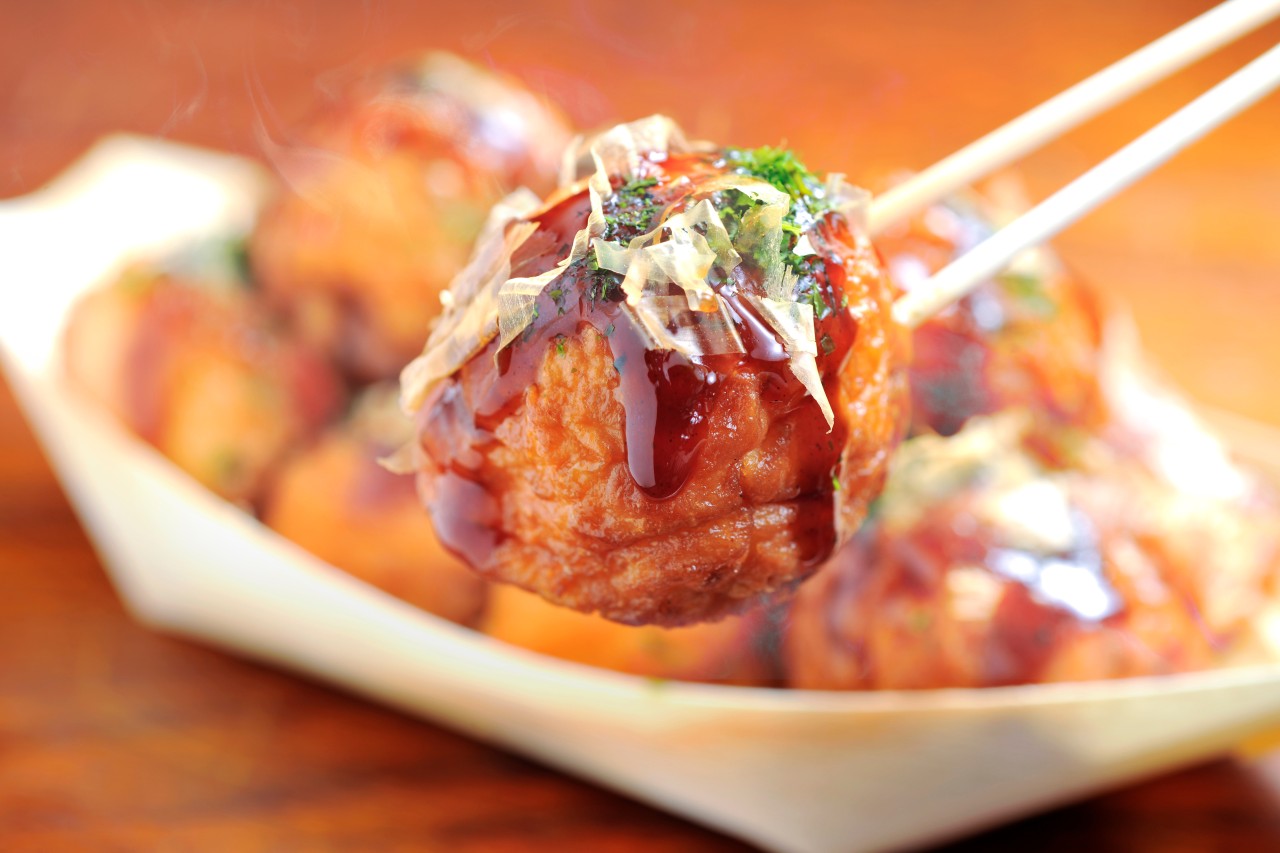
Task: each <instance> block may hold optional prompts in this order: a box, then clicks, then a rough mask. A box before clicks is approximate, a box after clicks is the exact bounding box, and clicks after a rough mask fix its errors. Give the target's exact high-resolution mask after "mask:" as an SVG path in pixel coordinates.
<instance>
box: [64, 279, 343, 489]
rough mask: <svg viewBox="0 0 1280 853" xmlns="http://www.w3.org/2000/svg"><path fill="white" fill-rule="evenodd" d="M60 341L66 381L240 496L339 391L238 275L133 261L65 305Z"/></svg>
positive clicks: (261, 481)
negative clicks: (200, 273)
mask: <svg viewBox="0 0 1280 853" xmlns="http://www.w3.org/2000/svg"><path fill="white" fill-rule="evenodd" d="M63 344H64V348H63V351H64V355H65V359H66V367H67V372H68V374H69V376H70V378H71V380H72V381H73V382H74V383H75V384H76V385H78V386H79V387H80V388H81V389H83V390H84V391H85V392H86V393H87V394H88V395H89V396H90V397H92V398H93V399H95V400H97V401H99V402H100V403H101V404H103V405H105V406H106V407H107V408H108V409H110V410H111V411H112V412H113V413H114V414H115V415H116V416H117V417H119V418H120V420H122V421H123V422H124V423H125V424H126V425H127V426H128V427H129V428H130V429H132V430H133V431H134V432H136V433H137V434H138V435H139V436H140V437H142V438H143V439H145V440H146V441H148V442H150V443H151V444H153V445H155V446H156V447H157V448H158V449H159V450H160V452H161V453H163V454H164V455H165V456H167V457H169V458H170V459H171V460H173V462H174V463H176V464H177V465H178V467H180V468H182V469H183V470H184V471H186V472H187V473H189V474H191V475H192V476H193V477H195V478H196V479H197V480H199V481H200V482H201V483H202V484H203V485H205V486H206V487H208V488H209V489H211V490H213V491H214V492H216V493H217V494H219V495H221V496H222V497H224V498H226V499H228V500H231V501H235V502H239V503H247V504H252V503H254V502H255V501H256V500H257V499H258V498H259V496H260V494H261V490H262V487H263V486H264V485H265V483H266V482H267V480H268V478H269V476H270V474H271V471H272V469H273V468H274V466H275V465H276V464H277V462H278V461H279V460H280V459H281V457H282V456H283V455H284V454H285V453H286V452H288V451H289V450H291V449H292V448H294V447H296V446H297V445H298V444H299V443H300V442H301V441H303V440H305V439H306V438H307V437H309V436H311V435H314V434H315V433H316V432H318V431H319V430H320V429H321V428H322V426H323V425H324V423H325V421H327V420H328V419H329V418H330V417H331V416H332V415H334V414H335V413H336V412H338V411H339V410H340V409H341V406H342V403H343V399H344V397H345V391H344V389H343V386H342V383H341V381H340V380H339V378H338V376H337V374H336V373H335V372H334V370H333V368H332V367H330V365H329V364H328V363H327V362H326V361H325V360H324V359H323V358H322V357H321V356H320V355H319V354H318V353H316V352H315V351H313V350H312V349H311V348H310V347H308V346H306V345H304V344H301V343H298V342H297V341H294V340H292V339H290V338H289V337H288V336H286V335H285V334H284V333H283V332H282V331H281V330H280V329H279V328H277V326H276V324H275V323H273V322H272V320H271V319H270V318H269V317H268V316H267V315H266V314H265V313H264V312H263V311H262V310H261V306H259V305H258V304H257V302H256V301H255V299H254V298H253V296H252V295H251V294H250V292H249V291H248V290H246V289H245V287H244V286H243V283H242V282H238V281H229V280H227V279H209V278H192V277H185V276H184V274H182V273H170V272H165V271H162V270H161V269H159V268H156V267H142V266H139V267H133V268H131V269H129V270H127V271H126V272H125V273H124V274H122V275H121V276H120V278H119V279H118V280H116V281H115V282H114V283H113V284H112V285H111V286H109V287H106V288H102V289H99V290H96V291H93V292H92V293H90V294H88V295H87V296H85V297H84V298H83V299H82V300H81V301H80V302H79V303H78V304H77V305H76V306H75V308H74V309H73V311H72V313H71V317H70V320H69V322H68V326H67V329H66V332H65V337H64V341H63Z"/></svg>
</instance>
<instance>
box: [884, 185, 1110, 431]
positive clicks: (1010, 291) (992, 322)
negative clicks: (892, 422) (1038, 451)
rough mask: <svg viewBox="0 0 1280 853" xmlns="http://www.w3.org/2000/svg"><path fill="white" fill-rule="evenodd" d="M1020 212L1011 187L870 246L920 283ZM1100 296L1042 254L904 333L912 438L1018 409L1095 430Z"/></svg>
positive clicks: (901, 278) (910, 224)
mask: <svg viewBox="0 0 1280 853" xmlns="http://www.w3.org/2000/svg"><path fill="white" fill-rule="evenodd" d="M1024 208H1025V204H1024V203H1023V202H1022V200H1021V198H1020V192H1019V191H1018V189H1017V187H1016V186H1015V185H1014V184H1013V181H1012V179H1008V178H1006V179H1004V180H1002V181H997V182H994V183H993V184H992V187H991V190H990V196H989V197H985V198H984V197H981V196H978V195H975V194H970V195H965V196H956V197H953V198H951V199H948V200H947V201H945V202H943V203H941V204H936V205H933V206H932V207H930V208H928V209H927V210H925V211H924V212H923V213H921V214H920V215H918V216H916V217H914V218H913V219H911V220H909V221H907V222H904V223H903V224H901V225H899V226H897V227H896V228H894V229H892V230H890V231H888V232H887V233H885V234H882V235H880V236H878V237H877V238H876V247H877V248H878V249H879V250H880V251H881V253H882V254H883V255H884V257H885V262H886V265H887V266H888V268H889V270H890V272H891V273H892V275H893V277H894V279H895V281H896V282H897V283H898V284H899V285H900V286H902V287H903V288H904V289H905V290H910V289H911V288H912V287H915V286H918V285H919V284H921V283H923V282H924V281H925V280H926V279H927V278H928V277H929V276H930V275H932V274H933V273H935V272H937V271H938V270H940V269H942V268H943V267H944V266H946V265H947V264H949V263H950V262H951V261H953V260H954V259H955V258H957V257H959V256H960V255H962V254H965V253H966V252H967V251H969V250H970V249H972V248H973V247H974V246H976V245H977V244H978V243H980V242H982V240H984V239H986V238H987V237H988V236H990V235H991V234H992V233H993V232H994V231H995V230H996V229H998V228H999V227H1000V226H1001V225H1002V224H1004V223H1005V222H1007V221H1008V220H1010V219H1012V218H1013V217H1014V216H1016V215H1017V214H1018V213H1020V212H1021V211H1022V210H1023V209H1024ZM1103 326H1104V324H1103V310H1102V308H1101V307H1100V305H1099V304H1098V297H1097V295H1096V294H1094V293H1092V292H1091V291H1090V290H1089V289H1088V288H1086V287H1085V285H1084V284H1083V283H1082V282H1080V281H1079V280H1078V279H1076V278H1074V277H1073V276H1071V275H1070V274H1069V273H1068V272H1067V271H1065V270H1064V269H1063V268H1062V266H1061V264H1060V263H1059V262H1058V260H1057V258H1056V257H1054V255H1053V253H1052V251H1051V250H1050V249H1048V248H1047V247H1038V248H1035V249H1032V250H1029V251H1027V252H1024V253H1023V254H1022V255H1021V256H1019V257H1018V258H1017V259H1016V260H1015V261H1014V263H1013V264H1012V265H1011V266H1010V267H1009V268H1008V269H1007V270H1005V271H1004V272H1002V273H1001V274H999V275H998V276H996V277H995V278H993V279H990V280H989V281H986V282H984V283H983V284H981V285H979V286H978V287H977V288H976V289H974V290H973V291H972V292H971V293H969V295H967V296H966V297H965V298H963V299H961V300H960V301H959V302H957V303H956V304H954V305H952V306H950V307H949V308H947V309H945V310H944V311H942V312H941V313H939V314H938V315H937V316H936V317H933V318H931V319H930V320H927V321H926V322H924V323H923V324H921V325H920V326H919V327H917V328H916V329H915V331H914V332H913V334H912V364H911V406H912V428H911V431H912V433H913V434H921V433H930V432H932V433H937V434H939V435H952V434H954V433H956V432H957V431H959V429H960V428H961V427H962V426H964V424H965V422H966V421H968V420H969V418H971V417H973V416H974V415H986V414H991V413H993V412H998V411H1003V410H1005V409H1009V408H1016V407H1026V408H1029V409H1030V410H1031V411H1033V412H1035V413H1037V415H1040V416H1044V417H1047V418H1050V419H1054V420H1058V421H1066V422H1071V423H1077V424H1087V425H1097V424H1098V423H1100V422H1101V421H1102V420H1103V419H1104V418H1105V407H1104V406H1103V405H1102V400H1101V395H1100V392H1099V388H1098V380H1097V375H1098V372H1099V370H1100V364H1101V360H1102V346H1103V337H1104V335H1103V332H1104V328H1103Z"/></svg>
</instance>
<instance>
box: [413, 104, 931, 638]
mask: <svg viewBox="0 0 1280 853" xmlns="http://www.w3.org/2000/svg"><path fill="white" fill-rule="evenodd" d="M592 152H593V156H594V158H595V162H596V163H597V167H598V168H597V172H596V173H595V175H593V176H592V177H591V178H589V179H586V180H584V181H579V182H577V183H575V184H572V185H570V186H567V187H564V188H562V190H561V191H559V192H558V193H557V194H556V195H555V196H553V197H552V198H551V199H550V200H548V201H547V202H546V203H545V204H540V205H539V204H537V203H536V200H530V199H527V198H521V197H517V198H514V199H511V200H509V201H508V203H507V204H506V205H504V206H503V207H502V208H500V209H499V210H498V211H496V212H495V215H494V218H493V219H492V220H491V223H490V226H489V227H488V229H487V233H486V236H485V237H484V238H482V240H481V242H480V244H479V246H478V249H477V254H476V256H475V258H474V259H473V262H472V264H471V265H470V266H469V267H468V269H467V270H466V271H465V272H464V273H463V275H461V276H460V277H459V280H458V282H457V283H456V287H455V288H454V291H453V294H452V301H453V308H452V309H450V310H449V311H448V312H447V313H446V314H445V316H444V318H443V321H442V322H441V324H440V325H439V326H438V327H437V328H436V329H435V330H434V331H433V333H432V337H431V339H430V340H429V341H428V344H427V348H426V350H425V352H424V354H423V356H422V357H421V358H419V359H418V360H417V361H415V362H414V363H413V364H411V365H410V366H409V368H407V369H406V371H405V373H404V375H403V377H402V388H403V394H404V398H405V403H406V405H407V406H408V407H409V408H411V409H416V410H419V415H418V423H419V427H420V430H419V435H418V444H417V446H416V451H417V453H416V456H417V459H416V466H417V469H418V471H419V475H418V476H419V482H420V484H421V489H422V491H423V493H424V494H425V495H426V496H427V506H428V509H429V510H430V512H431V515H432V519H433V522H434V524H435V527H436V531H437V533H438V534H439V535H440V538H441V540H442V541H443V542H444V543H445V545H447V546H448V547H450V548H451V549H453V550H454V551H456V552H457V553H458V554H459V555H461V556H462V557H463V558H464V559H465V560H466V561H467V562H468V563H469V564H470V565H471V566H472V567H473V568H474V569H476V570H477V571H478V572H480V573H481V574H482V575H484V576H485V577H488V578H490V579H493V580H498V581H502V582H506V583H512V584H515V585H517V586H520V587H523V588H525V589H528V590H532V591H534V592H537V593H538V594H540V595H542V596H543V597H544V598H546V599H548V600H549V601H552V602H554V603H556V604H560V605H563V606H567V607H571V608H574V609H577V610H581V611H584V612H598V613H600V614H601V615H603V616H605V617H606V618H609V619H613V620H615V621H619V622H624V623H628V624H647V623H654V624H661V625H667V626H674V625H683V624H689V623H693V622H699V621H711V620H715V619H719V618H722V617H724V616H726V615H729V614H731V613H736V612H741V611H743V610H745V609H747V608H748V607H751V606H753V605H755V604H758V603H760V602H761V601H762V600H763V599H765V598H768V597H769V596H771V595H774V594H777V593H786V592H789V591H790V590H791V589H793V588H794V587H795V586H796V585H797V584H798V583H799V582H800V581H802V580H803V579H804V578H806V577H807V576H809V575H810V574H811V573H812V572H813V571H815V570H816V569H817V567H818V566H819V565H820V564H821V563H822V562H823V561H825V559H826V558H827V556H829V555H830V553H831V552H832V551H833V550H834V548H835V546H836V545H837V543H838V542H840V541H841V540H843V539H844V538H847V537H848V536H849V535H851V534H852V532H853V531H854V530H856V529H857V527H858V525H859V524H860V523H861V521H862V518H863V516H864V514H865V512H866V507H867V504H868V503H869V501H870V500H871V499H872V498H873V497H874V496H875V495H876V494H877V493H878V491H879V489H880V485H881V483H882V481H883V478H884V476H885V471H886V466H887V462H888V459H889V456H890V455H891V453H892V452H893V449H894V448H895V446H896V445H897V443H898V441H899V439H900V436H901V433H902V431H903V429H904V427H905V419H906V399H905V398H906V375H905V347H906V340H905V338H906V335H905V333H904V332H902V331H901V327H899V326H897V325H896V324H894V323H893V321H892V319H891V318H890V316H889V307H890V303H891V301H892V298H893V295H894V293H893V290H892V288H891V286H890V285H889V283H888V281H887V279H886V277H885V275H884V273H883V270H882V268H881V267H880V265H879V262H878V260H877V256H876V254H875V250H874V249H873V248H872V246H871V244H870V242H869V241H868V239H867V238H866V236H865V234H864V232H863V231H862V230H861V228H860V226H859V217H858V214H859V211H860V208H859V203H860V201H861V199H862V196H861V195H858V194H857V193H856V192H854V191H853V190H852V189H851V188H848V187H845V186H843V185H842V184H841V183H840V182H839V181H838V180H832V181H830V182H828V183H827V184H826V185H823V184H821V183H819V182H818V181H817V180H816V179H815V178H814V177H813V176H812V175H811V174H810V173H808V172H807V171H805V170H804V168H803V167H802V166H801V165H800V164H799V163H798V162H797V161H796V160H795V158H794V157H793V156H792V155H791V154H790V153H788V152H784V151H777V150H773V149H761V150H757V151H741V150H734V149H715V148H710V147H707V146H701V145H694V144H689V143H687V142H686V141H685V140H684V139H683V138H682V136H681V135H680V133H679V131H678V129H677V128H675V127H674V126H673V125H672V124H671V123H670V122H669V121H668V120H665V119H661V118H659V117H655V118H653V119H648V120H645V121H641V122H636V123H634V124H631V125H621V126H619V127H617V128H614V129H613V130H611V131H609V132H607V133H606V134H604V135H603V136H602V137H600V138H599V139H598V140H597V141H596V142H595V143H594V144H593V145H592Z"/></svg>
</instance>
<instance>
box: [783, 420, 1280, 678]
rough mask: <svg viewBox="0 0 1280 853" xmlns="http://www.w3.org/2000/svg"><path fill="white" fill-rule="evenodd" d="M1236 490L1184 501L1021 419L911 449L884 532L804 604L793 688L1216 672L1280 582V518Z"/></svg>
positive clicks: (903, 454)
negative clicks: (1278, 579)
mask: <svg viewBox="0 0 1280 853" xmlns="http://www.w3.org/2000/svg"><path fill="white" fill-rule="evenodd" d="M1046 448H1049V449H1050V450H1051V452H1050V453H1048V455H1047V456H1046V454H1045V453H1044V451H1045V449H1046ZM1185 464H1186V465H1187V466H1189V467H1191V468H1195V467H1196V466H1197V465H1199V464H1200V460H1196V459H1188V460H1186V462H1185ZM1213 464H1216V463H1213ZM1236 474H1237V477H1238V481H1239V484H1240V486H1241V489H1240V491H1238V492H1236V493H1234V494H1225V493H1224V494H1217V495H1215V494H1211V493H1206V492H1205V491H1204V490H1201V489H1187V488H1183V487H1182V486H1180V485H1179V484H1178V483H1175V482H1173V481H1170V480H1168V479H1166V478H1164V477H1162V476H1160V475H1159V474H1158V473H1155V472H1153V470H1152V469H1151V468H1150V467H1149V466H1148V465H1147V464H1145V463H1144V461H1143V460H1141V459H1136V458H1133V457H1131V456H1129V455H1127V454H1125V453H1123V452H1121V451H1119V450H1117V448H1115V447H1114V446H1112V445H1109V444H1107V443H1106V442H1104V441H1102V440H1101V439H1099V438H1097V437H1095V436H1091V435H1089V434H1088V433H1086V432H1085V431H1083V430H1080V429H1078V428H1073V427H1053V428H1050V429H1049V430H1048V431H1047V432H1046V431H1045V429H1044V428H1043V426H1038V427H1033V426H1032V420H1031V418H1030V417H1029V416H1028V414H1027V413H1026V412H1025V411H1024V412H1011V413H1007V414H1002V415H998V416H996V417H994V418H974V419H971V420H970V422H969V424H968V425H967V426H966V427H965V428H964V429H963V430H962V431H961V432H960V433H959V434H957V435H956V436H954V437H953V438H950V439H943V438H938V437H936V436H922V437H919V438H915V439H911V440H909V441H908V442H907V443H906V444H904V445H903V447H902V449H901V451H900V453H899V456H898V458H897V460H896V461H895V469H894V473H893V475H892V476H891V477H890V481H889V484H888V485H887V486H886V488H885V491H884V493H883V495H882V497H881V500H880V503H879V504H878V506H877V510H876V513H875V516H874V518H873V520H872V521H870V522H869V523H868V524H867V526H866V527H865V528H864V529H863V531H862V532H861V533H860V534H859V536H858V537H857V538H856V539H855V541H854V542H853V543H852V544H850V545H849V546H848V547H846V548H845V549H844V550H843V551H842V552H841V553H840V554H839V555H837V557H836V558H835V559H834V560H833V561H832V562H831V564H830V565H828V566H827V567H826V568H825V569H824V570H823V571H822V572H821V573H819V575H818V577H816V578H815V579H814V580H813V581H811V582H810V583H809V584H807V585H806V586H805V587H804V588H803V589H802V590H801V591H800V593H799V594H798V595H797V596H796V599H795V602H794V606H793V609H792V612H791V615H790V622H789V627H788V633H787V637H786V653H785V658H786V664H787V671H788V681H789V683H790V684H791V685H792V686H796V687H807V688H824V689H865V690H872V689H924V688H937V687H990V686H1000V685H1007V684H1024V683H1035V682H1053V681H1083V680H1091V679H1104V678H1121V677H1128V676H1137V675H1155V674H1164V673H1171V672H1181V671H1186V670H1194V669H1201V668H1204V667H1206V666H1210V665H1212V664H1215V663H1219V662H1221V661H1223V660H1224V656H1225V655H1226V654H1227V653H1229V652H1230V651H1231V650H1232V648H1233V647H1234V646H1235V645H1237V644H1239V643H1241V642H1247V641H1248V638H1249V636H1250V631H1251V625H1252V620H1253V619H1255V618H1256V617H1257V616H1258V614H1259V612H1261V611H1262V609H1263V608H1264V607H1265V606H1266V603H1267V600H1268V597H1269V596H1271V595H1272V594H1273V593H1274V586H1275V582H1276V572H1277V569H1278V568H1280V515H1278V514H1277V512H1276V508H1275V506H1274V505H1272V503H1271V501H1270V499H1269V498H1267V497H1266V496H1265V495H1264V494H1263V492H1262V490H1261V489H1259V488H1258V487H1257V486H1256V484H1253V483H1251V482H1250V481H1249V480H1248V479H1247V478H1245V477H1244V475H1242V474H1240V473H1239V472H1238V471H1237V472H1236Z"/></svg>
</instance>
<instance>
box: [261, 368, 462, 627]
mask: <svg viewBox="0 0 1280 853" xmlns="http://www.w3.org/2000/svg"><path fill="white" fill-rule="evenodd" d="M411 432H412V426H411V425H410V424H409V423H408V421H406V420H405V419H404V417H403V415H401V414H400V411H399V408H398V407H397V406H396V388H395V385H394V384H390V385H375V386H373V387H371V388H369V389H368V390H366V391H365V392H364V394H363V395H362V397H361V398H360V399H359V400H358V401H357V402H356V405H355V407H354V410H353V412H352V414H351V415H350V417H348V418H347V420H345V421H343V422H342V423H340V424H338V425H336V426H334V427H332V428H330V429H329V430H328V431H327V432H325V433H324V434H323V435H322V436H320V438H319V439H318V440H317V441H316V442H315V443H314V444H311V445H309V446H308V447H306V448H305V449H303V450H301V451H299V452H298V453H296V454H294V455H293V456H292V457H291V458H290V459H289V460H288V461H287V463H286V464H285V465H284V466H283V467H282V470H281V471H280V473H279V475H278V476H277V477H276V478H275V481H274V483H273V484H272V487H271V488H270V490H269V492H268V495H267V498H266V500H265V501H264V505H263V508H262V520H263V522H264V523H265V524H267V525H268V526H270V527H272V528H274V529H275V530H276V532H278V533H280V534H281V535H282V536H285V537H286V538H288V539H291V540H293V541H294V542H296V543H297V544H299V545H301V546H302V547H303V548H305V549H307V550H308V551H310V552H311V553H313V554H315V555H316V556H317V557H319V558H321V559H322V560H325V561H327V562H329V563H330V564H332V565H334V566H337V567H338V568H340V569H342V570H343V571H345V572H347V573H349V574H351V575H353V576H354V577H357V578H360V579H361V580H363V581H367V582H368V583H370V584H373V585H374V586H376V587H379V588H380V589H383V590H385V591H386V592H389V593H391V594H392V595H394V596H396V597H398V598H401V599H403V600H405V601H407V602H408V603H410V604H412V605H414V606H416V607H420V608H422V609H423V610H426V611H428V612H430V613H434V614H436V615H437V616H443V617H444V618H446V619H450V620H453V621H454V622H460V623H463V624H471V623H473V622H474V621H475V619H476V617H477V616H478V615H479V614H480V611H481V608H482V607H483V604H484V600H485V583H484V581H482V580H481V579H480V578H478V577H477V576H476V575H475V574H474V573H473V572H471V571H469V570H468V569H467V568H466V566H464V565H463V564H462V563H461V562H459V561H458V560H457V558H455V557H454V556H453V555H452V554H450V553H449V552H448V551H446V550H445V549H444V548H443V547H442V546H441V545H440V543H439V542H437V541H436V537H435V535H434V534H433V533H432V532H431V528H430V526H429V525H426V524H423V523H422V505H421V504H420V503H419V501H418V496H417V493H416V491H415V489H414V485H413V480H412V479H411V478H409V477H402V476H399V475H396V474H392V473H391V472H389V471H387V470H386V469H385V468H383V467H382V466H381V465H379V464H378V461H377V460H378V459H379V458H380V457H382V456H384V455H386V454H387V453H389V452H391V451H392V450H394V449H395V448H397V447H399V446H400V445H401V444H403V443H404V442H405V441H407V440H408V438H409V435H410V433H411Z"/></svg>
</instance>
